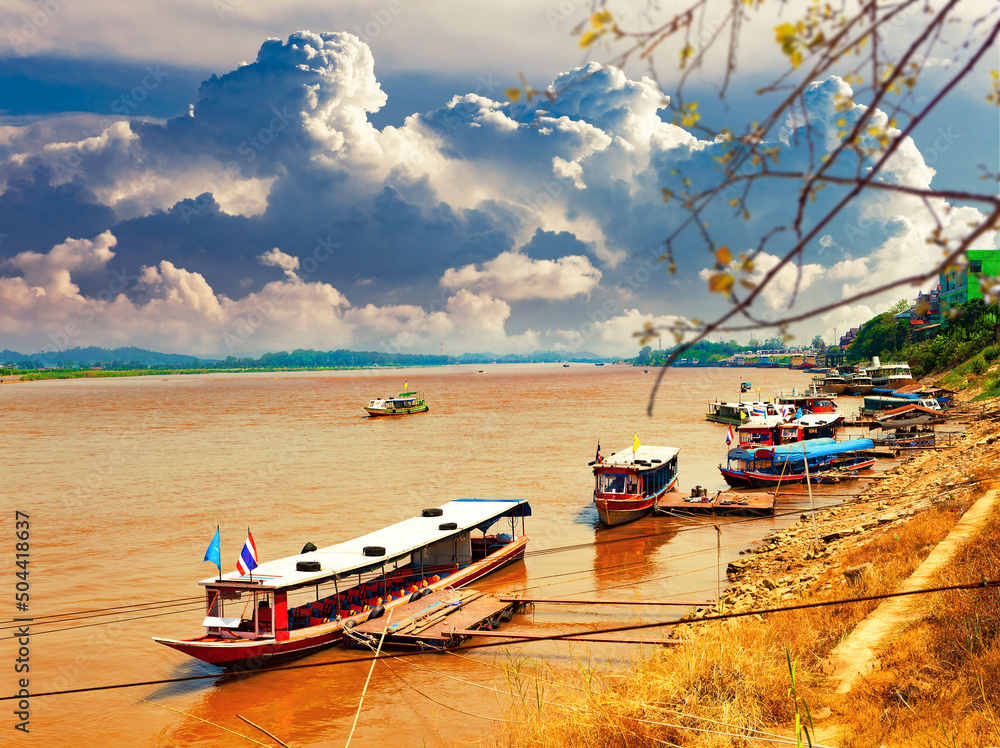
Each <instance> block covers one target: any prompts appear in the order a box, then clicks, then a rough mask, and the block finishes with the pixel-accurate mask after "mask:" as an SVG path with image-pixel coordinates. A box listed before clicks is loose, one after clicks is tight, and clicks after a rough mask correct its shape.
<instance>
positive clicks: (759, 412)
mask: <svg viewBox="0 0 1000 748" xmlns="http://www.w3.org/2000/svg"><path fill="white" fill-rule="evenodd" d="M753 414H754V415H755V416H766V415H767V411H766V410H764V409H763V408H754V409H753Z"/></svg>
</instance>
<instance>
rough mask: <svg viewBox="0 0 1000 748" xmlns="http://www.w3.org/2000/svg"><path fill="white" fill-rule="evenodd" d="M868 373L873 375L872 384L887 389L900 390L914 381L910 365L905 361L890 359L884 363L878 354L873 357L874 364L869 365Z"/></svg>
mask: <svg viewBox="0 0 1000 748" xmlns="http://www.w3.org/2000/svg"><path fill="white" fill-rule="evenodd" d="M868 373H869V374H870V375H871V378H872V385H873V386H874V387H875V388H880V389H885V390H898V389H899V388H900V387H905V386H906V385H908V384H913V382H914V379H913V373H912V372H911V371H910V365H909V364H908V363H906V362H904V361H890V362H889V363H885V364H883V363H882V362H881V361H879V358H878V356H875V357H873V358H872V365H871V366H870V367H868Z"/></svg>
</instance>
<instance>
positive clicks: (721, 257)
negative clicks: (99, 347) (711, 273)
mask: <svg viewBox="0 0 1000 748" xmlns="http://www.w3.org/2000/svg"><path fill="white" fill-rule="evenodd" d="M715 259H716V261H717V262H718V263H719V264H720V265H728V264H729V263H730V262H732V261H733V253H732V252H730V251H729V247H726V246H721V247H719V248H718V249H717V250H715Z"/></svg>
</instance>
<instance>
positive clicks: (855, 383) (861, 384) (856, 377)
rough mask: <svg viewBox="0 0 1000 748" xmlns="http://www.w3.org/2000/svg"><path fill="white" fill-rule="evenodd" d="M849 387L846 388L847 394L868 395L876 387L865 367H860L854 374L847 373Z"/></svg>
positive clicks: (845, 392)
mask: <svg viewBox="0 0 1000 748" xmlns="http://www.w3.org/2000/svg"><path fill="white" fill-rule="evenodd" d="M844 379H846V380H847V387H846V388H845V389H844V394H845V395H867V394H868V393H869V392H871V391H872V389H873V388H874V387H875V383H874V382H872V378H871V376H870V375H869V374H868V371H867V370H865V369H858V370H857V371H855V372H854V373H852V374H847V375H846V376H845V377H844Z"/></svg>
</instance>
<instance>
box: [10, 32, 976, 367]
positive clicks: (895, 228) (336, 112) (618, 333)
mask: <svg viewBox="0 0 1000 748" xmlns="http://www.w3.org/2000/svg"><path fill="white" fill-rule="evenodd" d="M551 90H552V91H553V92H556V93H557V95H556V96H555V98H554V99H553V100H549V98H548V97H541V98H540V99H539V98H536V99H534V100H533V101H531V102H523V101H522V102H515V103H510V102H506V101H498V100H496V99H495V98H492V97H490V96H487V95H482V94H473V93H470V94H465V95H459V96H455V97H453V98H452V99H451V100H450V101H448V102H446V103H444V104H443V105H442V106H440V107H439V108H438V109H435V110H433V111H430V112H424V113H414V114H413V115H412V116H410V117H408V118H407V119H406V120H405V122H404V123H403V124H402V125H400V126H398V127H385V128H383V129H381V130H380V129H377V128H376V127H374V126H373V125H372V124H371V122H370V121H369V119H368V117H369V115H370V114H371V113H372V112H376V111H378V110H379V109H380V108H381V107H383V106H384V105H385V103H386V96H385V93H384V92H383V91H382V88H381V86H380V85H379V82H378V78H377V76H376V68H375V59H374V57H373V55H372V52H371V50H370V49H369V47H368V46H367V45H366V44H365V43H363V42H362V41H361V39H359V38H358V37H357V36H355V35H353V34H350V33H343V32H337V33H313V32H310V31H301V32H296V33H294V34H292V35H290V36H289V37H288V38H287V39H285V40H279V39H268V40H266V41H265V42H264V43H263V44H262V45H261V47H260V50H259V52H258V54H257V56H256V58H255V59H254V60H253V61H251V62H249V63H248V64H244V65H241V66H239V67H237V68H235V69H233V70H230V71H229V72H225V73H223V74H221V75H214V76H212V77H210V78H209V79H208V80H206V81H204V83H203V84H202V85H201V87H200V89H199V91H198V97H197V100H196V101H195V102H193V104H192V105H191V108H190V111H189V112H188V113H187V114H185V115H183V116H180V117H175V118H172V119H169V120H166V121H152V120H140V119H124V118H123V119H117V120H115V121H112V122H105V123H100V124H99V125H98V126H97V127H96V129H95V128H94V123H92V122H83V121H81V122H78V123H76V126H75V127H71V126H70V124H69V123H67V122H61V123H60V124H58V125H57V124H53V123H52V122H43V121H37V122H32V123H26V124H23V125H20V126H18V127H17V128H16V129H5V130H3V131H0V146H2V149H0V225H2V226H3V230H4V232H5V233H6V234H7V235H8V236H7V239H6V240H5V241H4V242H3V243H2V244H0V300H2V302H3V303H2V304H0V332H3V333H4V334H5V335H6V336H7V339H8V340H11V341H16V340H23V341H33V344H35V345H44V344H46V341H47V340H50V339H51V338H49V337H48V336H49V335H50V334H53V333H51V329H52V327H53V325H55V326H56V327H57V328H59V329H62V327H61V326H60V325H63V326H64V325H65V319H66V318H67V317H68V318H70V319H71V320H75V321H79V320H81V319H86V320H89V321H88V323H87V325H83V326H80V329H81V330H83V331H84V332H80V333H79V335H78V338H75V339H74V340H73V342H74V343H76V342H78V341H79V342H82V341H83V339H84V338H85V337H87V336H89V337H87V340H88V341H90V342H95V343H96V342H104V343H108V344H110V343H122V342H129V341H131V342H135V343H137V344H143V345H154V344H155V345H160V346H162V347H165V348H167V349H170V350H177V349H184V347H185V346H191V347H192V352H196V353H199V354H203V355H211V354H213V353H215V354H220V353H221V354H225V353H229V352H233V353H240V352H246V351H255V350H262V349H265V348H268V347H271V346H274V347H278V348H288V347H290V346H296V347H298V346H303V347H305V346H317V347H330V346H332V345H343V346H364V345H367V346H370V347H381V346H388V347H393V348H395V349H401V350H411V351H417V350H419V351H431V350H437V349H438V348H439V346H440V344H441V343H442V342H445V343H446V346H447V348H448V349H449V350H450V351H453V352H461V350H482V349H484V348H487V347H489V348H491V349H492V350H495V351H497V352H507V351H513V350H529V349H532V348H534V347H536V346H545V347H562V348H565V349H567V350H568V349H575V350H581V349H584V348H590V349H593V350H595V351H597V352H605V353H617V354H620V355H627V354H629V353H633V352H634V350H635V348H636V344H637V341H636V339H635V338H634V337H633V335H632V333H634V332H635V331H636V330H638V329H641V327H642V325H643V323H644V322H646V321H653V323H654V324H658V325H661V326H663V325H665V324H668V322H669V321H671V320H674V321H676V320H678V319H681V312H682V311H683V314H684V315H685V316H698V317H702V318H708V317H709V316H710V315H711V314H713V313H714V312H716V311H717V310H718V306H717V305H716V302H717V301H718V298H717V297H713V295H711V294H709V293H707V290H706V286H705V283H704V279H705V277H707V274H708V273H710V272H711V271H709V270H707V269H705V268H704V267H703V265H704V264H705V263H703V262H701V261H700V259H701V257H702V255H701V254H700V253H698V252H696V251H694V249H693V248H691V247H690V246H689V247H685V248H684V249H683V250H682V251H679V252H678V253H677V254H676V260H677V264H678V267H679V269H680V273H681V275H680V276H678V279H677V281H676V282H675V283H674V284H673V285H671V286H670V289H669V290H670V292H669V293H665V289H664V287H663V282H664V281H663V280H661V279H664V278H665V275H664V276H656V280H648V281H642V282H639V283H637V282H636V272H635V270H634V268H633V265H634V264H635V263H633V262H630V258H634V257H636V256H643V257H645V253H647V252H649V251H650V248H655V247H657V246H658V245H660V243H661V242H662V240H663V238H664V236H666V235H667V234H669V233H670V232H671V231H672V230H673V229H674V228H676V227H677V226H678V225H679V224H680V222H681V221H683V219H684V217H685V216H684V214H683V212H682V211H681V209H680V208H679V207H678V205H677V202H679V201H674V202H672V203H671V204H670V205H665V204H664V202H663V199H662V195H661V192H660V188H661V187H663V186H665V185H668V184H670V180H672V179H678V178H680V177H677V176H674V175H675V174H676V173H678V172H682V173H683V175H684V176H686V177H690V179H691V180H692V184H693V188H695V189H700V188H702V187H704V186H707V185H709V184H711V183H712V181H713V180H716V179H717V178H718V172H717V171H716V167H717V161H715V160H714V159H715V157H717V156H719V154H720V152H721V151H722V150H723V149H724V147H725V145H724V144H722V143H719V142H709V141H704V140H700V139H699V138H698V137H696V136H695V135H694V134H692V133H690V132H687V131H685V130H684V129H682V128H680V127H676V126H674V125H672V124H669V123H667V122H665V121H664V119H663V109H664V107H665V105H666V104H667V99H666V97H665V96H664V95H663V93H662V91H661V90H660V89H659V87H658V86H657V84H656V83H655V81H653V80H652V79H650V78H647V77H642V78H640V79H639V80H632V79H630V78H629V77H628V76H626V75H625V74H624V73H623V72H622V71H620V70H617V69H615V68H611V67H605V66H601V65H597V64H596V63H589V64H586V65H583V66H581V67H579V68H576V69H574V70H571V71H568V72H566V73H564V74H562V75H560V76H558V77H557V78H556V79H555V80H554V81H553V83H552V86H551ZM851 94H852V92H851V91H850V87H849V86H848V85H847V84H846V83H845V82H844V81H843V80H840V79H839V78H830V79H828V80H826V81H821V82H817V83H815V84H813V85H811V86H810V87H809V89H808V90H807V92H806V96H805V107H806V113H807V115H808V116H802V115H801V113H798V114H794V115H789V117H788V119H787V121H786V123H785V127H784V129H783V130H782V132H781V136H780V138H779V139H778V140H777V141H776V142H775V143H773V144H769V145H774V146H776V147H779V148H780V149H781V163H782V165H783V166H787V165H792V166H795V165H798V166H800V167H803V168H805V166H806V165H808V164H809V163H811V159H814V158H818V156H819V155H822V152H824V151H829V150H830V149H832V148H834V147H836V145H837V143H838V142H839V137H840V136H839V132H840V130H841V129H842V128H843V127H844V126H845V124H844V123H841V122H840V119H841V118H845V119H846V126H849V125H850V124H851V123H852V122H855V121H857V120H856V118H857V117H859V116H861V112H862V111H863V110H861V109H860V108H855V110H852V111H849V112H846V113H842V112H838V106H837V104H838V101H839V100H840V99H842V98H843V97H849V96H850V95H851ZM874 121H875V122H876V123H877V124H879V125H885V126H886V127H888V122H887V120H886V118H885V115H884V114H883V113H881V112H876V113H875V120H874ZM81 132H82V133H83V134H82V136H81V134H80V133H81ZM73 133H76V134H75V135H74V134H73ZM933 176H934V170H933V169H932V168H931V167H930V166H929V165H928V164H927V163H926V161H925V160H924V159H923V157H922V156H921V154H920V153H919V151H918V150H917V149H916V147H915V145H914V144H913V143H912V142H909V141H907V142H906V143H904V144H903V147H902V148H900V149H899V151H898V153H896V154H895V156H894V157H893V160H892V161H891V163H890V168H889V170H888V171H887V172H886V175H885V179H887V180H892V181H894V182H897V183H900V184H907V185H912V186H926V185H928V184H930V180H931V179H932V178H933ZM838 189H839V188H837V187H830V188H828V189H827V190H824V196H822V197H821V198H820V201H821V205H822V201H823V200H829V199H832V198H830V197H828V195H834V194H842V193H838ZM754 201H755V202H754V203H753V204H752V205H751V206H750V207H751V209H752V213H753V216H754V219H753V220H754V223H751V224H749V225H747V224H744V223H742V222H741V221H738V220H736V221H734V220H733V218H732V215H731V209H730V208H729V207H728V204H727V205H722V206H719V207H717V208H711V209H709V210H707V211H706V213H705V215H704V216H703V217H704V218H705V220H706V221H708V222H709V223H710V224H711V226H712V231H713V233H715V234H716V236H717V239H718V241H719V243H725V244H727V245H728V246H729V247H731V248H733V249H735V250H736V251H741V250H750V249H752V247H751V246H747V244H748V243H749V240H748V233H749V232H751V231H753V230H754V227H755V226H757V225H766V226H776V225H780V224H782V223H787V222H788V221H789V214H788V210H789V207H788V206H793V205H794V204H795V185H794V184H792V183H791V180H785V182H784V183H781V184H777V185H774V186H773V189H771V190H768V191H766V192H764V193H762V194H760V195H758V196H755V198H754ZM933 208H934V209H935V211H936V212H937V215H938V216H939V218H940V220H941V223H942V226H943V229H944V232H945V234H946V235H956V234H958V233H959V232H961V231H962V230H963V227H965V226H967V224H968V221H969V220H970V219H974V218H975V217H976V216H978V215H979V214H978V213H976V212H975V211H974V209H972V208H953V207H950V206H948V205H946V204H944V203H943V202H940V201H939V202H938V203H935V204H934V205H933ZM810 209H812V208H810ZM810 215H811V214H810ZM933 228H934V226H933V225H932V219H930V218H929V216H928V213H927V212H926V210H925V209H924V207H923V206H922V205H920V204H918V203H917V202H916V201H915V200H914V199H913V198H910V197H907V196H905V195H899V194H892V193H887V192H885V193H878V194H869V195H864V196H862V197H860V198H858V199H857V200H855V201H854V202H853V203H852V205H851V206H850V208H849V209H848V210H847V211H845V212H844V213H843V214H842V216H840V220H838V222H837V223H836V225H833V224H831V225H830V226H829V227H827V229H826V230H825V232H824V234H823V236H822V238H821V239H820V240H819V241H818V243H817V247H816V248H815V250H816V251H815V253H814V254H807V256H806V257H805V258H804V264H803V265H802V267H801V268H798V267H789V268H785V269H784V270H783V271H782V272H781V273H780V274H779V276H778V277H777V278H776V279H775V281H774V282H772V284H771V286H770V287H769V288H768V289H766V291H765V292H764V293H763V294H762V296H761V302H762V305H763V306H764V307H765V309H766V310H768V311H769V312H775V313H777V311H778V310H780V309H782V308H784V307H786V306H787V305H788V303H789V300H790V299H792V298H793V296H794V295H795V292H796V291H797V292H798V297H797V299H798V302H799V303H802V302H803V299H805V300H806V301H807V302H808V303H810V304H813V303H819V302H827V301H829V300H832V299H836V298H838V297H839V296H840V295H841V294H850V293H853V292H856V291H858V290H859V289H865V288H870V287H872V284H874V283H883V282H885V281H886V280H891V279H893V278H899V277H903V275H904V274H910V273H912V272H913V268H914V267H926V266H929V265H930V264H931V263H933V262H934V261H935V260H936V259H937V258H936V257H935V256H933V255H934V251H935V250H932V248H931V246H930V245H928V244H927V242H926V236H927V235H928V234H929V232H930V231H931V230H933ZM53 232H57V233H53ZM755 233H756V232H755ZM67 236H72V237H93V238H90V239H86V238H84V239H69V240H65V241H64V239H65V237H67ZM693 241H695V240H693ZM698 241H700V240H698ZM993 241H995V239H994V237H993V236H989V237H984V242H986V243H989V242H993ZM692 246H693V245H692ZM279 247H280V248H279ZM112 250H113V251H112ZM830 250H836V252H830ZM812 251H813V248H810V252H812ZM824 252H825V253H826V254H824ZM656 253H657V252H656V251H654V254H656ZM779 254H780V246H777V243H776V246H774V247H773V248H772V247H768V251H767V252H766V253H764V254H763V255H761V256H759V257H758V258H757V259H756V271H755V275H754V277H753V278H752V279H751V280H759V279H760V278H761V277H762V276H763V274H764V273H765V272H766V271H767V270H769V269H771V268H773V267H774V266H775V263H776V262H777V261H778V260H777V257H778V256H779ZM833 255H836V256H835V258H834V257H833ZM275 269H277V270H279V271H280V272H281V274H282V275H281V276H280V277H279V278H278V279H277V280H276V279H275V278H276V275H277V274H276V273H275ZM116 273H117V275H115V274H116ZM698 273H700V274H701V280H700V281H699V282H691V281H692V280H693V279H694V278H695V277H697V275H698ZM647 277H649V278H652V276H649V275H647ZM116 278H129V279H130V280H129V282H127V283H119V282H117V281H116ZM341 289H350V294H351V298H350V299H348V298H347V297H346V296H345V295H344V293H343V292H342V290H341ZM893 295H894V296H895V295H896V294H893ZM595 297H596V298H602V297H607V298H612V297H613V298H614V300H615V304H617V306H616V307H615V311H614V312H613V314H612V315H611V318H609V319H604V321H600V322H598V321H595V320H591V319H589V318H588V317H587V314H588V310H589V309H590V307H591V306H593V303H592V302H591V299H592V298H595ZM883 301H884V300H883V299H873V300H872V302H871V305H872V308H875V307H876V306H877V305H878V304H881V303H882V302H883ZM893 301H895V299H893ZM625 305H627V306H628V310H627V311H626V310H623V309H622V307H623V306H625ZM856 311H858V312H859V313H860V312H861V309H860V308H859V309H857V310H856ZM81 315H82V316H81ZM605 316H607V315H605ZM60 319H62V320H64V322H62V323H59V322H58V320H60ZM574 320H587V321H585V322H581V323H579V324H574ZM58 334H59V335H63V334H64V333H63V332H59V333H58Z"/></svg>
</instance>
